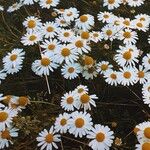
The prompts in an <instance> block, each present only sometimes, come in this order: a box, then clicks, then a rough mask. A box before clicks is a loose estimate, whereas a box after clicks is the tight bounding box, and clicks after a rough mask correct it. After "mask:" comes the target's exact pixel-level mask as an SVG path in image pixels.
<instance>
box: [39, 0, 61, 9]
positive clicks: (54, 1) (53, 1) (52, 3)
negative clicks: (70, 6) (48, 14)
mask: <svg viewBox="0 0 150 150" xmlns="http://www.w3.org/2000/svg"><path fill="white" fill-rule="evenodd" d="M59 2H60V0H39V5H40V6H41V8H47V9H50V8H51V7H56V6H57V5H58V4H59Z"/></svg>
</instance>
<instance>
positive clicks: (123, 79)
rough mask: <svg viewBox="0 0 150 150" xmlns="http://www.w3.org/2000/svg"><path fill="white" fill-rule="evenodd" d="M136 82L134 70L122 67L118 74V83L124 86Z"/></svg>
mask: <svg viewBox="0 0 150 150" xmlns="http://www.w3.org/2000/svg"><path fill="white" fill-rule="evenodd" d="M136 82H137V75H136V71H135V68H133V67H124V68H123V69H120V72H119V83H121V84H122V85H124V86H126V85H127V86H129V85H134V84H135V83H136Z"/></svg>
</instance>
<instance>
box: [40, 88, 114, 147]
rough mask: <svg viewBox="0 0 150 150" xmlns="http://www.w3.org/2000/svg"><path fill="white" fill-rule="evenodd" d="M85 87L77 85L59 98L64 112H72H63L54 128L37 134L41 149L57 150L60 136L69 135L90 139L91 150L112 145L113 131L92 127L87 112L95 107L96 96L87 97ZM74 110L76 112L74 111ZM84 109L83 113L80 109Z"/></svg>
mask: <svg viewBox="0 0 150 150" xmlns="http://www.w3.org/2000/svg"><path fill="white" fill-rule="evenodd" d="M88 91H89V89H88V88H87V86H84V85H79V86H78V87H77V88H76V89H74V91H70V92H68V93H65V94H64V96H63V97H62V98H61V106H62V108H63V109H64V110H66V111H74V112H72V113H67V112H64V113H63V114H59V116H58V117H57V118H56V121H55V124H54V126H52V127H51V128H50V130H49V131H47V130H46V129H44V130H43V131H42V132H40V133H39V137H37V141H38V142H39V144H38V146H41V149H44V148H46V149H48V150H51V149H52V146H54V147H55V148H56V149H57V148H58V147H57V145H56V144H55V142H59V141H61V140H60V134H56V133H61V134H64V133H69V134H73V135H74V136H75V137H80V138H82V137H84V136H86V137H87V139H90V142H89V146H90V147H91V148H92V149H93V150H99V149H101V150H105V149H109V147H110V146H111V145H112V143H113V139H114V135H113V131H111V130H110V128H109V127H108V126H103V125H101V124H95V125H93V121H92V117H91V115H90V113H88V112H87V110H88V109H89V110H90V109H91V106H90V104H91V105H93V106H96V104H95V101H94V99H97V97H96V95H89V94H88ZM75 108H76V109H77V110H78V111H77V110H76V111H75ZM82 108H84V112H83V111H81V109H82Z"/></svg>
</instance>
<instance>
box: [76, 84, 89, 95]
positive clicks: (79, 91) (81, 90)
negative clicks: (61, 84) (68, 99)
mask: <svg viewBox="0 0 150 150" xmlns="http://www.w3.org/2000/svg"><path fill="white" fill-rule="evenodd" d="M74 91H75V92H76V93H77V94H79V95H82V94H87V93H88V91H89V89H88V87H87V86H85V85H81V84H80V85H78V86H77V87H76V88H75V90H74Z"/></svg>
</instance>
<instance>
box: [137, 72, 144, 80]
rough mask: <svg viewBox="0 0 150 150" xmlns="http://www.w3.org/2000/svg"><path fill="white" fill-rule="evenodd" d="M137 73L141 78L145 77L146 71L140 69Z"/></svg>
mask: <svg viewBox="0 0 150 150" xmlns="http://www.w3.org/2000/svg"><path fill="white" fill-rule="evenodd" d="M137 74H138V77H139V78H144V75H145V73H144V72H143V71H139V72H138V73H137Z"/></svg>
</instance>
